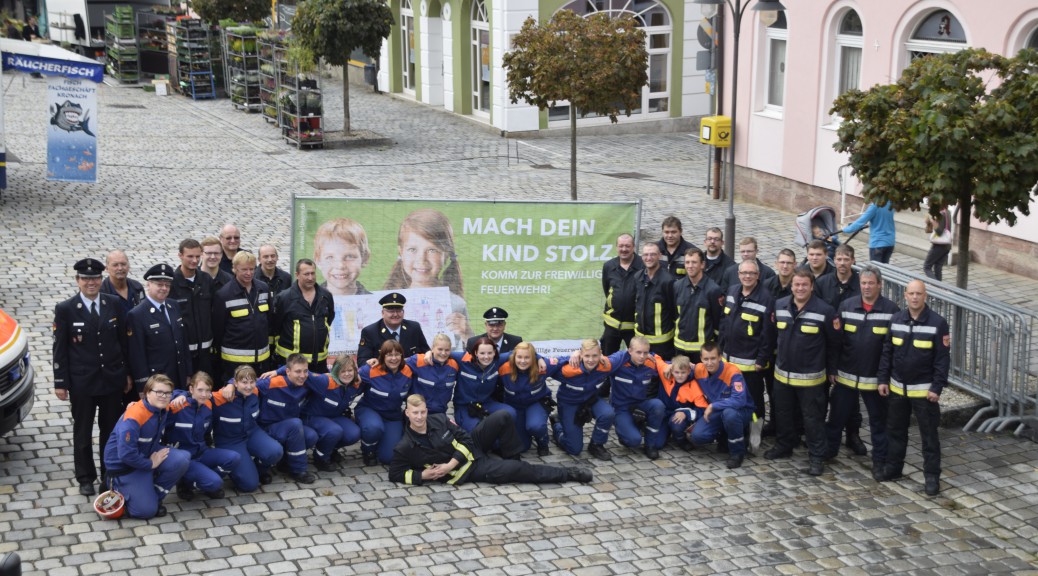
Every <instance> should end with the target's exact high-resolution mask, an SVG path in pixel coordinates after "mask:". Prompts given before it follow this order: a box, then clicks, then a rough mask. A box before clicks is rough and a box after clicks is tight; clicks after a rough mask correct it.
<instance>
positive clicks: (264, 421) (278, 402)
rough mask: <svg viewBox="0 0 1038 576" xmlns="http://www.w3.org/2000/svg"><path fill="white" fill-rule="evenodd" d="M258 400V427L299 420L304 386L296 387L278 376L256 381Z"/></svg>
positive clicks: (304, 395) (304, 397)
mask: <svg viewBox="0 0 1038 576" xmlns="http://www.w3.org/2000/svg"><path fill="white" fill-rule="evenodd" d="M256 391H257V392H259V398H260V415H259V419H258V421H259V425H260V426H263V427H267V426H270V425H271V424H277V423H278V422H284V421H285V420H288V419H290V418H299V413H300V411H301V410H302V408H303V400H305V399H306V386H305V385H303V386H296V385H295V384H293V383H292V382H291V381H289V379H288V377H287V376H285V375H283V374H278V375H277V376H274V377H273V378H260V379H259V380H256Z"/></svg>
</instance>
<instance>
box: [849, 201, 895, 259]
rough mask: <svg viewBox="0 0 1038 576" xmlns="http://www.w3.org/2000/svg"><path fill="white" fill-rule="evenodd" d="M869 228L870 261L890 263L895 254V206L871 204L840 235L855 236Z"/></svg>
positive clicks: (888, 203)
mask: <svg viewBox="0 0 1038 576" xmlns="http://www.w3.org/2000/svg"><path fill="white" fill-rule="evenodd" d="M866 225H868V226H869V260H872V261H873V262H882V263H884V264H889V263H890V256H891V255H892V254H893V253H894V243H895V242H894V205H893V204H891V203H890V202H887V203H886V204H884V205H883V206H877V205H876V204H874V203H873V204H869V207H868V208H867V209H866V210H865V212H864V213H863V214H862V215H861V216H860V217H858V219H857V220H855V221H854V222H853V223H851V224H848V225H846V226H844V227H843V230H841V231H840V232H838V234H853V233H855V232H857V231H858V230H861V229H862V228H864V227H865V226H866Z"/></svg>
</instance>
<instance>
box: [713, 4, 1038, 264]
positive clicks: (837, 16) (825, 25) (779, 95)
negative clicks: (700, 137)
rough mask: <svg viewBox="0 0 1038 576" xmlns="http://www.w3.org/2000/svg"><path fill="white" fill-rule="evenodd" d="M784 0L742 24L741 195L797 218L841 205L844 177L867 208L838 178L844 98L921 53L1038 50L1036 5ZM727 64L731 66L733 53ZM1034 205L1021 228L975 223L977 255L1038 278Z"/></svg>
mask: <svg viewBox="0 0 1038 576" xmlns="http://www.w3.org/2000/svg"><path fill="white" fill-rule="evenodd" d="M753 1H755V0H753ZM753 1H751V7H752V3H753ZM744 3H745V1H744ZM784 4H785V6H786V12H785V13H784V14H782V15H780V17H779V18H778V20H777V21H776V22H775V23H773V24H771V25H770V26H767V27H766V26H765V25H764V24H763V23H762V22H761V20H760V18H759V15H760V14H761V13H759V12H754V11H751V10H747V11H746V13H745V16H744V19H743V23H742V24H743V28H742V35H741V39H740V78H739V92H740V93H739V105H738V117H737V118H736V127H737V130H738V138H737V139H736V145H737V150H736V164H737V165H738V166H740V167H744V169H741V170H740V171H739V175H738V181H737V185H736V189H737V194H738V195H739V196H738V197H739V198H741V199H748V200H750V201H757V202H761V203H766V204H771V205H778V206H782V207H785V208H788V209H790V210H793V211H797V210H801V209H804V208H807V207H810V206H813V205H817V204H820V203H828V204H832V205H838V203H839V202H840V190H841V172H842V175H843V176H844V182H843V184H842V189H844V190H846V191H847V192H848V193H849V195H850V196H849V199H850V201H849V204H858V205H860V195H859V193H858V190H859V188H860V185H859V183H858V182H857V181H856V180H855V179H854V178H853V176H851V175H850V172H849V170H847V169H844V170H842V171H841V166H843V165H845V164H846V161H847V160H846V156H845V155H843V154H838V153H837V152H835V151H834V150H833V147H832V145H833V143H834V142H835V141H836V126H838V123H839V118H834V117H833V116H832V115H830V114H829V109H830V108H831V106H832V101H833V99H834V98H835V97H836V96H838V95H839V94H840V93H841V92H842V91H844V90H846V89H849V88H861V89H868V88H869V87H870V86H873V85H876V84H888V83H892V82H895V81H896V80H897V78H898V77H899V76H900V74H901V71H902V70H904V68H905V67H907V66H908V64H909V63H910V62H911V61H912V59H913V58H916V57H918V56H920V55H923V54H927V53H934V52H948V51H957V50H960V49H962V48H965V47H978V48H986V49H988V50H990V51H992V52H998V53H1001V54H1007V55H1012V54H1015V53H1016V52H1018V51H1019V50H1020V49H1022V48H1024V47H1032V48H1035V47H1038V3H1036V2H1035V0H999V1H998V2H981V1H978V0H922V1H918V2H910V1H905V0H784ZM726 16H728V14H726ZM727 28H728V30H730V29H731V27H730V26H729V27H727ZM728 45H729V46H730V45H731V44H730V43H729V44H728ZM726 58H727V61H726V63H725V70H726V71H729V70H731V69H732V67H731V65H732V63H731V51H730V50H728V51H726ZM728 98H730V96H728V95H726V100H727V99H728ZM723 107H724V108H725V110H726V111H727V109H728V107H729V103H728V102H725V103H724V104H723ZM1036 208H1038V206H1034V205H1033V204H1032V209H1031V215H1030V216H1021V217H1020V218H1019V219H1018V220H1017V224H1016V225H1015V226H1013V227H1009V226H1007V225H1005V224H998V225H992V226H989V225H985V224H981V223H978V222H974V225H975V234H974V236H973V237H972V242H971V244H972V246H971V252H972V255H973V258H974V259H975V260H977V261H980V262H983V263H987V264H990V265H994V266H998V267H1000V268H1005V269H1010V270H1012V271H1015V272H1020V273H1024V274H1027V275H1030V276H1034V277H1038V265H1036V264H1035V262H1038V210H1036ZM1028 256H1030V258H1028Z"/></svg>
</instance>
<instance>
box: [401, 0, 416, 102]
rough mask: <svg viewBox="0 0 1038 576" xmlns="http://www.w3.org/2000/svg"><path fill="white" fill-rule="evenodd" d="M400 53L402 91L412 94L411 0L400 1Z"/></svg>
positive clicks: (412, 43)
mask: <svg viewBox="0 0 1038 576" xmlns="http://www.w3.org/2000/svg"><path fill="white" fill-rule="evenodd" d="M400 48H401V50H400V53H401V54H402V55H403V59H404V65H403V66H401V67H400V71H401V73H402V75H403V77H402V80H403V82H402V84H403V87H404V91H405V92H408V93H410V94H412V95H413V94H414V82H415V74H414V53H415V50H414V11H413V10H412V9H411V0H400Z"/></svg>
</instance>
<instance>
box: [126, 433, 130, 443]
mask: <svg viewBox="0 0 1038 576" xmlns="http://www.w3.org/2000/svg"><path fill="white" fill-rule="evenodd" d="M126 443H127V444H129V443H130V433H129V432H127V433H126Z"/></svg>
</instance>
